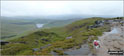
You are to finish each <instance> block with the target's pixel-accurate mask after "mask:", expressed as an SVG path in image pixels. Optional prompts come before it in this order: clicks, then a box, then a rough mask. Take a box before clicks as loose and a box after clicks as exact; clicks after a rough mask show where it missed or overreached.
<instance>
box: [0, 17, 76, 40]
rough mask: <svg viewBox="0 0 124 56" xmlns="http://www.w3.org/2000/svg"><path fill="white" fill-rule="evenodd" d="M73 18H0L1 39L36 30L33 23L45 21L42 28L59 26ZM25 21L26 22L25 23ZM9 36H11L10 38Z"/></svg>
mask: <svg viewBox="0 0 124 56" xmlns="http://www.w3.org/2000/svg"><path fill="white" fill-rule="evenodd" d="M73 21H75V20H50V19H30V20H29V19H7V18H2V19H1V37H2V40H8V39H11V38H12V39H13V38H15V37H18V36H20V34H21V35H25V33H30V32H32V31H35V30H37V28H36V26H35V24H37V23H43V24H44V23H45V25H44V28H51V27H59V26H64V25H67V24H69V23H71V22H73ZM26 23H27V24H26ZM10 37H11V38H10Z"/></svg>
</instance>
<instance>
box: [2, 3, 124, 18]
mask: <svg viewBox="0 0 124 56" xmlns="http://www.w3.org/2000/svg"><path fill="white" fill-rule="evenodd" d="M66 14H81V15H107V16H109V15H110V16H123V1H2V2H1V15H2V16H41V15H42V16H47V15H66Z"/></svg>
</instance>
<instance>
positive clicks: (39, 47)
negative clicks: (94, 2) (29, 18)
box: [1, 17, 122, 55]
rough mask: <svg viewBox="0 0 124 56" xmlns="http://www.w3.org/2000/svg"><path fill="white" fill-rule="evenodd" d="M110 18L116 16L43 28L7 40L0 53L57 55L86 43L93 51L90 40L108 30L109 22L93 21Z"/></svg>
mask: <svg viewBox="0 0 124 56" xmlns="http://www.w3.org/2000/svg"><path fill="white" fill-rule="evenodd" d="M110 19H112V20H113V19H118V18H99V17H93V18H87V19H82V20H78V21H75V22H73V23H71V24H68V25H66V26H64V27H54V28H49V29H45V28H44V29H41V30H39V31H36V32H33V33H30V34H29V35H26V36H22V37H20V38H16V39H13V40H9V41H8V42H9V44H6V45H2V46H1V54H2V55H54V54H53V53H51V52H55V53H56V54H57V55H65V53H64V51H65V50H67V49H71V48H76V49H79V48H80V46H81V45H82V44H86V43H87V44H88V46H89V48H90V50H91V52H93V51H94V50H93V45H92V41H93V40H95V39H98V38H97V37H98V36H101V35H102V34H103V32H107V31H109V30H110V25H109V23H104V25H101V26H97V25H99V24H97V23H95V22H96V21H102V20H103V21H104V20H110ZM119 19H122V18H119ZM89 26H90V27H89ZM91 26H92V27H91ZM66 55H67V54H66Z"/></svg>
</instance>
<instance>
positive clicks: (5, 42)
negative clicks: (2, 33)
mask: <svg viewBox="0 0 124 56" xmlns="http://www.w3.org/2000/svg"><path fill="white" fill-rule="evenodd" d="M8 43H9V42H7V41H0V44H1V45H6V44H8Z"/></svg>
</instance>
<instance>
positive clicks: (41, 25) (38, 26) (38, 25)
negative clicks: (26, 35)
mask: <svg viewBox="0 0 124 56" xmlns="http://www.w3.org/2000/svg"><path fill="white" fill-rule="evenodd" d="M43 26H44V24H36V27H37V28H42V27H43Z"/></svg>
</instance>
